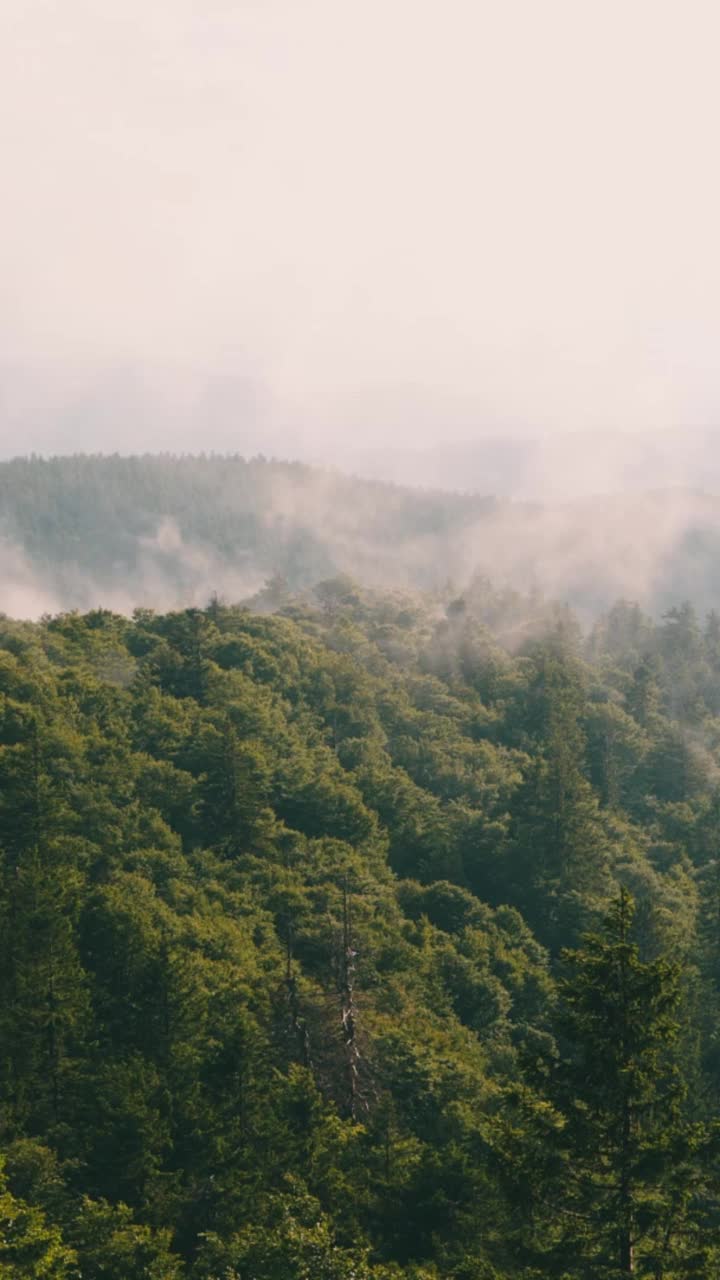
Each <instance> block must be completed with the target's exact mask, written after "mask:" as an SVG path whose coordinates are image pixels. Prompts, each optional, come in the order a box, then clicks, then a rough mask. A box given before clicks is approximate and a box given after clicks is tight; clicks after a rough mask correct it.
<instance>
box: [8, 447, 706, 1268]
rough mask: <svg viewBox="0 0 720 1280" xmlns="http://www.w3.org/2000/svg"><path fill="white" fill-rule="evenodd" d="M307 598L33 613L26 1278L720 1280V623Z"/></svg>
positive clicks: (22, 687)
mask: <svg viewBox="0 0 720 1280" xmlns="http://www.w3.org/2000/svg"><path fill="white" fill-rule="evenodd" d="M36 474H47V475H49V476H52V474H53V473H52V470H48V471H47V472H37V473H36ZM97 500H98V504H99V503H100V495H98V499H97ZM48 509H49V510H52V507H51V506H49V508H48ZM108 510H112V497H111V495H110V494H109V495H108ZM276 604H278V605H279V611H278V612H277V613H275V614H274V615H270V614H258V613H253V612H251V611H250V610H247V609H243V608H241V607H230V606H223V605H221V604H220V603H217V602H214V603H212V604H210V605H209V606H208V607H207V608H205V609H202V610H195V609H190V610H184V611H180V612H175V613H170V614H166V615H161V614H155V613H153V612H151V611H147V610H140V611H138V612H137V613H136V615H135V617H134V618H133V619H132V620H130V619H128V618H126V617H123V616H119V615H115V614H112V613H109V612H106V611H103V610H95V611H93V612H90V613H88V614H87V615H85V616H80V615H78V614H65V615H62V616H57V617H54V618H50V619H47V620H45V621H43V622H42V623H39V624H31V623H21V622H13V621H10V620H8V619H0V777H1V778H2V787H1V788H0V853H1V862H0V867H1V879H0V1152H1V1153H2V1162H3V1172H2V1174H1V1175H0V1276H1V1277H2V1280H6V1277H7V1280H10V1278H12V1280H48V1278H50V1280H80V1278H82V1280H181V1278H182V1280H541V1278H543V1280H545V1278H546V1277H558V1278H559V1277H564V1280H571V1278H572V1280H580V1278H581V1277H582V1278H583V1280H585V1278H586V1277H587V1278H588V1280H589V1278H590V1277H592V1280H617V1278H618V1277H619V1276H623V1275H630V1274H634V1275H636V1276H642V1277H654V1278H656V1277H661V1278H662V1280H680V1278H681V1277H682V1278H683V1280H691V1278H693V1277H694V1278H695V1280H701V1278H704V1280H709V1278H710V1277H715V1276H717V1275H718V1273H719V1271H720V1246H719V1245H718V1222H719V1221H720V1183H719V1179H718V1174H719V1169H718V1160H719V1159H720V1150H719V1149H720V1139H719V1136H718V1127H717V1119H716V1117H717V1113H718V1105H719V1104H720V1055H719V1054H718V1040H717V1026H718V1018H719V1017H720V946H719V944H718V939H719V937H720V931H719V927H718V918H719V916H718V902H719V901H720V862H719V860H718V850H719V849H720V790H719V788H718V782H719V780H720V775H719V771H718V764H719V761H720V620H719V619H718V617H717V615H715V614H713V615H711V616H709V617H708V618H705V619H699V618H698V617H697V616H696V615H695V614H694V612H693V610H692V609H691V608H690V607H689V606H683V607H678V608H676V609H674V610H673V611H671V612H670V613H669V614H668V615H667V616H666V617H665V618H664V619H663V620H662V621H661V622H659V623H653V622H652V621H651V620H650V619H649V618H647V617H645V616H644V615H643V614H642V613H641V612H640V610H639V609H637V608H636V607H632V606H629V605H619V606H617V607H616V608H614V609H613V610H612V611H611V612H610V613H609V614H608V615H606V616H605V617H603V618H601V619H600V620H599V621H598V623H597V624H596V626H595V627H594V629H593V630H592V632H591V633H590V635H589V636H588V638H587V639H586V640H582V639H581V637H580V633H579V631H578V629H577V627H576V625H575V624H574V622H573V619H572V617H571V616H570V615H569V614H567V613H566V612H565V611H563V610H562V609H555V608H549V607H544V606H542V605H541V604H540V603H539V602H538V601H537V599H535V600H533V601H523V600H520V599H519V598H518V597H516V596H510V595H507V594H503V593H500V594H496V593H494V592H493V591H492V590H491V589H490V588H489V587H487V586H483V587H481V586H479V585H477V586H476V588H475V590H474V591H473V592H472V593H470V594H469V595H467V596H464V597H457V598H455V599H453V600H450V601H449V602H448V604H447V606H446V607H444V608H441V607H440V606H439V605H438V603H437V599H436V598H435V597H422V596H419V595H414V596H413V595H403V594H399V593H395V594H393V593H390V594H375V593H370V592H368V591H366V590H362V589H360V588H357V587H354V586H353V585H352V584H351V583H350V582H348V581H346V580H343V579H335V580H331V581H326V582H324V583H322V584H320V585H319V586H318V587H317V588H316V590H315V591H314V592H312V593H306V594H305V595H304V596H303V597H297V596H296V597H294V598H293V597H292V596H291V595H289V594H288V595H287V596H286V598H285V599H284V601H276Z"/></svg>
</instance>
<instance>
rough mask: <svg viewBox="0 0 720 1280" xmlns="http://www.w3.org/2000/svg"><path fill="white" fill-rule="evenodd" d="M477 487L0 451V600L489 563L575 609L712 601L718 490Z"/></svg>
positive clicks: (121, 604)
mask: <svg viewBox="0 0 720 1280" xmlns="http://www.w3.org/2000/svg"><path fill="white" fill-rule="evenodd" d="M468 475H470V473H468ZM488 475H489V476H490V475H491V473H488ZM468 483H469V481H468ZM473 483H477V478H476V480H475V481H473ZM484 483H485V484H486V485H487V488H486V489H483V491H482V492H480V493H477V492H475V493H457V492H448V491H444V492H443V491H440V490H429V489H428V490H420V489H412V488H404V487H401V486H398V485H392V484H383V483H379V482H374V481H371V480H367V479H362V478H360V477H358V476H347V475H342V474H341V473H339V472H335V471H330V470H323V469H321V468H317V467H310V466H306V465H302V464H300V463H292V462H282V461H278V460H276V459H266V458H263V457H257V458H252V459H249V460H246V459H244V458H242V457H239V456H233V457H220V456H200V457H193V456H180V457H178V456H173V455H169V454H167V455H157V456H155V455H148V456H144V457H120V456H113V457H103V456H84V455H77V456H74V457H60V458H41V457H33V458H16V459H14V460H12V461H9V462H0V607H4V608H5V610H6V611H7V612H9V613H14V614H15V615H16V616H22V617H28V616H29V617H37V616H39V615H40V614H42V613H43V612H45V611H47V612H57V611H58V610H65V609H73V608H78V609H87V608H93V607H97V605H98V604H102V605H104V606H105V607H108V608H112V609H116V610H117V611H119V612H122V613H125V612H130V611H131V610H132V609H133V608H134V607H137V606H139V605H151V606H152V607H153V608H157V609H159V610H160V609H170V608H177V607H180V606H188V605H193V604H195V605H204V604H205V603H206V601H207V600H208V598H209V597H210V595H211V594H212V592H217V593H219V594H221V595H223V596H227V597H228V598H230V599H233V600H240V599H245V598H247V597H248V596H250V595H252V594H253V593H254V592H255V591H257V590H258V589H259V588H260V587H261V586H262V584H263V582H264V581H265V580H266V579H269V578H275V588H276V592H275V593H276V596H278V595H281V594H282V590H283V589H287V588H288V587H289V588H290V589H291V590H298V589H307V588H309V587H310V586H312V585H313V584H314V583H316V582H318V581H319V580H321V579H324V578H329V577H332V576H334V575H336V574H338V573H347V572H349V573H351V574H353V576H357V577H359V578H360V579H361V580H362V581H363V582H365V583H371V584H374V585H375V586H377V587H385V588H386V589H387V588H401V589H406V588H411V589H414V590H422V591H429V590H433V591H434V590H443V589H444V587H445V584H446V582H447V579H448V577H451V578H454V579H458V580H459V581H462V582H466V581H467V580H468V578H469V577H470V575H471V574H472V573H473V572H480V573H486V574H487V573H489V574H491V575H492V576H493V577H494V578H495V579H496V581H498V582H504V583H509V584H510V585H512V586H513V587H515V588H517V589H520V590H523V591H530V590H535V589H540V590H542V591H543V592H544V593H545V594H546V595H547V596H548V597H550V598H561V599H563V600H566V601H568V602H569V603H570V604H571V605H572V607H573V608H575V609H576V610H578V611H580V612H581V613H582V615H583V617H584V618H585V619H587V618H588V617H592V618H594V617H596V616H597V614H598V613H599V612H600V611H602V610H604V609H607V608H608V606H609V605H610V604H611V603H612V601H614V600H615V598H616V597H617V596H619V595H622V594H625V593H627V592H631V593H632V594H633V595H635V596H637V597H638V598H641V599H642V601H643V603H644V604H645V606H646V607H647V608H649V609H651V610H652V611H653V612H655V613H660V612H662V611H663V610H664V609H667V608H668V607H670V606H672V605H673V604H676V603H677V602H678V600H679V599H683V598H685V597H688V598H689V599H690V600H691V601H692V602H693V603H694V604H695V606H696V607H697V608H699V609H706V608H709V607H710V605H711V604H713V603H714V602H715V601H716V600H717V598H718V592H719V591H720V571H719V570H718V565H719V564H720V500H718V499H717V498H714V497H711V496H708V495H706V494H703V493H698V492H695V491H683V490H679V489H678V490H668V491H665V492H648V493H638V494H633V495H628V496H626V497H619V498H609V497H608V498H596V499H590V498H587V499H585V500H581V501H578V502H575V503H564V504H555V505H542V504H540V503H530V502H519V501H511V500H509V499H507V498H496V497H493V496H488V495H491V494H492V491H493V485H492V481H491V479H489V478H488V479H486V481H485V482H484ZM483 494H484V495H485V496H483ZM3 599H5V601H6V603H5V604H4V605H3Z"/></svg>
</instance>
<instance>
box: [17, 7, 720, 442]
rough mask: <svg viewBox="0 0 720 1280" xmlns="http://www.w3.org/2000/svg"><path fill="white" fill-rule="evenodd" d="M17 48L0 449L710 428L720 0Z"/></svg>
mask: <svg viewBox="0 0 720 1280" xmlns="http://www.w3.org/2000/svg"><path fill="white" fill-rule="evenodd" d="M0 25H1V27H2V32H1V34H2V40H0V120H1V121H2V125H1V126H0V129H1V131H2V143H3V179H2V182H3V224H4V234H3V239H2V244H1V245H0V274H1V276H2V280H3V295H2V302H1V303H0V339H1V340H2V348H3V352H4V357H3V358H4V369H3V371H2V374H1V376H0V452H1V453H2V454H4V456H9V455H12V454H16V453H20V452H27V451H29V450H32V449H38V450H42V451H46V452H53V451H54V452H68V451H72V450H75V449H80V448H82V449H85V450H102V451H105V452H111V451H113V450H115V449H122V450H132V449H135V450H137V449H145V448H148V449H155V450H157V449H166V448H167V449H188V450H198V449H200V448H207V449H213V448H214V449H219V450H225V449H240V450H242V451H244V452H254V451H256V450H259V449H262V450H263V451H264V452H266V453H273V452H275V453H278V452H280V453H283V454H284V455H285V456H303V457H311V456H312V457H318V456H321V457H322V458H323V459H325V460H335V461H340V462H344V461H346V457H345V456H342V457H341V456H339V455H341V454H342V455H346V454H347V453H348V451H349V452H350V453H351V454H354V453H355V452H357V450H358V449H365V448H368V447H371V448H378V447H381V446H382V447H385V446H387V445H389V444H392V445H394V446H400V447H402V448H407V447H409V446H412V447H415V446H417V445H422V446H432V445H435V444H437V443H438V442H439V441H440V440H441V439H442V440H448V439H450V440H453V439H455V440H461V441H465V440H474V439H477V438H478V437H479V436H487V435H490V436H493V435H494V436H508V435H515V436H520V437H525V436H527V435H542V434H552V433H554V432H558V431H586V430H593V431H598V432H604V431H606V430H609V429H613V430H615V431H620V432H625V431H632V430H637V429H640V428H645V429H649V430H655V429H658V428H660V427H668V426H675V425H682V426H687V425H697V426H703V427H714V426H715V425H716V423H717V421H718V412H719V410H720V397H719V390H718V380H717V350H718V345H719V340H720V311H719V309H718V306H717V298H718V296H720V255H719V254H718V251H717V231H716V229H717V225H718V221H719V217H718V215H719V214H720V190H719V184H718V181H717V176H716V172H715V166H714V165H713V164H712V162H711V161H710V159H709V158H710V157H712V155H713V154H714V150H715V121H716V119H717V117H718V107H719V106H720V85H719V84H718V79H717V76H716V68H715V50H716V48H717V38H718V34H720V32H719V28H720V19H719V18H718V14H717V9H716V6H714V5H711V4H710V3H709V0H691V3H689V4H683V5H681V4H679V3H678V2H677V0H660V2H658V0H637V2H636V3H633V4H632V5H627V4H621V3H620V0H609V2H608V3H606V4H604V5H602V6H587V5H578V4H576V3H571V0H548V3H546V4H543V5H537V4H535V3H532V0H511V2H510V3H507V4H502V5H499V4H489V3H476V2H475V0H451V2H450V3H449V4H447V5H443V6H440V5H437V4H435V3H431V2H430V0H393V2H392V3H390V4H388V3H386V2H383V3H381V0H368V3H366V4H365V5H363V6H361V7H360V8H357V7H351V6H348V5H346V4H342V3H337V0H308V2H307V3H304V4H301V5H298V4H293V3H291V0H263V2H262V3H259V2H258V0H248V2H244V3H233V2H232V0H210V3H207V4H203V5H201V6H200V5H197V4H195V3H193V2H192V0H172V3H171V2H170V0H157V2H156V3H154V4H152V5H150V6H148V5H146V4H141V3H140V0H123V2H122V3H120V0H107V2H106V3H104V4H102V5H97V4H93V3H90V0H73V2H72V3H71V4H69V5H64V6H48V5H47V4H45V3H43V0H6V3H5V5H4V6H3V15H2V19H0ZM19 383H22V384H23V388H24V389H20V390H19V389H18V385H19Z"/></svg>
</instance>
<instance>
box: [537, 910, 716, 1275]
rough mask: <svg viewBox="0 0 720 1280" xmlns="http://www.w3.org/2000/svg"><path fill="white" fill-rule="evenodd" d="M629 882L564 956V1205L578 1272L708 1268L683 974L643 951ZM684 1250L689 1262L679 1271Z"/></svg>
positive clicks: (560, 1092)
mask: <svg viewBox="0 0 720 1280" xmlns="http://www.w3.org/2000/svg"><path fill="white" fill-rule="evenodd" d="M633 909H634V906H633V901H632V898H631V896H630V895H629V893H627V892H626V891H625V890H623V891H621V893H620V895H619V897H618V898H617V899H616V901H615V902H614V903H613V905H612V908H611V910H610V912H609V914H608V916H607V918H606V920H605V922H604V925H603V928H602V931H601V932H600V933H597V934H589V935H587V936H586V937H585V939H584V943H583V946H582V947H581V948H580V949H578V950H575V951H566V952H564V953H563V961H564V964H565V969H566V972H565V976H564V977H563V978H562V980H561V982H560V986H559V996H560V1006H559V1009H560V1011H559V1016H558V1020H557V1032H558V1034H559V1042H560V1045H561V1057H560V1060H559V1062H558V1063H557V1065H556V1067H555V1069H554V1071H552V1073H551V1086H550V1091H549V1092H550V1097H551V1100H552V1101H553V1103H554V1104H555V1106H556V1107H557V1109H558V1111H559V1112H560V1113H561V1114H562V1115H563V1117H564V1126H563V1127H562V1129H561V1130H560V1131H559V1139H558V1140H559V1143H560V1146H561V1148H562V1150H563V1153H564V1157H565V1160H566V1169H565V1173H564V1175H563V1177H562V1180H561V1185H559V1186H558V1187H557V1189H556V1193H557V1195H558V1197H559V1203H560V1208H561V1211H560V1220H561V1222H562V1236H563V1251H564V1253H565V1255H566V1266H567V1268H568V1270H569V1271H570V1272H571V1274H573V1276H575V1275H577V1276H582V1277H585V1276H587V1277H593V1280H600V1277H608V1278H609V1277H615V1276H624V1275H641V1276H643V1275H645V1276H653V1277H655V1278H659V1277H669V1276H675V1275H680V1274H682V1275H683V1276H691V1275H695V1274H702V1275H704V1274H705V1272H703V1271H702V1270H700V1271H699V1272H698V1271H697V1270H694V1269H693V1268H694V1267H695V1266H696V1265H700V1264H699V1262H698V1259H699V1257H700V1253H701V1251H699V1249H698V1234H699V1231H700V1224H699V1222H698V1221H697V1213H698V1212H699V1211H698V1208H697V1205H698V1198H697V1196H696V1194H695V1192H696V1190H697V1184H698V1179H699V1177H700V1172H699V1170H700V1167H701V1163H702V1162H701V1160H700V1153H701V1152H702V1149H703V1148H704V1147H705V1146H706V1145H707V1142H706V1135H705V1134H704V1133H703V1132H702V1131H701V1130H700V1129H699V1128H697V1127H691V1126H689V1125H688V1124H687V1123H686V1121H685V1119H684V1103H685V1097H686V1092H687V1089H686V1084H685V1080H684V1078H683V1073H682V1071H681V1068H680V1062H679V1057H680V1050H681V1043H680V1039H681V1020H680V1005H681V994H682V988H681V972H680V968H679V966H678V965H677V964H675V963H673V962H671V961H669V960H667V959H663V958H661V959H657V960H654V961H651V962H649V963H645V962H643V961H642V960H641V958H640V955H639V949H638V947H637V945H636V944H635V943H634V942H633V941H632V939H631V926H632V919H633ZM681 1255H682V1256H684V1262H683V1267H684V1269H683V1270H682V1271H677V1270H675V1263H676V1262H677V1260H678V1257H679V1256H681Z"/></svg>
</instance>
